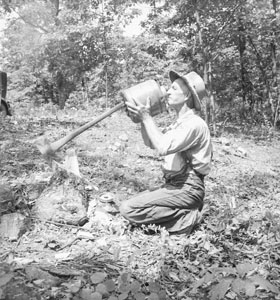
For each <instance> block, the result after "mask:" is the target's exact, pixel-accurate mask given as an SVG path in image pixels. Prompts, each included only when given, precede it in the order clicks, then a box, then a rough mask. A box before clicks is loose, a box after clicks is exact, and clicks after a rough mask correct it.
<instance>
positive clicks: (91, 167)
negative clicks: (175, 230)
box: [0, 106, 280, 300]
mask: <svg viewBox="0 0 280 300" xmlns="http://www.w3.org/2000/svg"><path fill="white" fill-rule="evenodd" d="M103 111H104V109H103V110H101V109H94V108H92V107H88V109H86V110H74V109H67V110H65V111H58V110H56V109H55V108H53V107H51V106H49V107H45V108H30V109H25V111H24V110H20V111H19V112H20V113H19V112H18V113H17V114H16V115H14V116H13V117H8V118H5V119H4V120H3V119H2V120H0V149H1V152H0V170H1V178H0V180H1V182H0V184H2V185H1V186H2V187H3V186H4V187H8V189H10V190H11V191H12V193H13V195H14V198H13V200H11V201H9V202H8V203H7V202H5V203H4V202H3V203H1V208H0V214H1V215H2V217H3V216H4V215H6V214H8V213H11V212H20V213H21V214H23V215H25V216H26V218H27V219H28V220H29V222H28V224H27V225H26V228H25V232H24V234H23V235H22V236H21V237H20V238H19V239H17V240H15V241H9V240H8V239H6V238H2V239H1V250H0V251H1V252H0V299H7V300H8V299H76V300H78V299H111V300H113V299H136V300H137V299H138V300H139V299H150V300H151V299H185V300H190V299H211V300H215V299H280V297H279V288H280V284H279V281H278V279H279V276H280V268H279V262H280V257H279V255H280V254H279V253H280V251H279V248H280V234H279V233H280V227H279V226H280V225H279V216H280V208H279V201H280V186H279V184H278V181H279V179H278V178H279V174H280V151H279V148H280V139H279V134H278V133H277V132H272V131H270V130H268V129H267V128H262V127H259V128H254V129H253V128H250V130H248V128H247V129H246V132H244V130H243V129H244V128H242V127H237V126H234V127H232V128H223V130H220V131H219V135H218V136H216V137H213V146H214V157H213V168H212V171H211V174H210V175H209V176H207V177H206V197H205V206H204V218H203V220H202V222H201V224H200V225H199V226H198V227H197V228H196V229H195V231H194V232H193V233H192V234H191V235H190V236H175V235H174V236H169V235H168V233H167V232H166V231H165V230H163V229H161V228H157V227H142V228H132V227H130V226H129V225H128V224H127V223H126V222H125V221H124V220H123V219H122V218H121V217H120V216H119V215H118V214H113V215H112V214H108V213H107V212H106V209H107V208H108V207H107V206H106V205H105V204H103V203H101V201H100V200H101V198H102V196H104V195H107V196H108V193H110V194H109V195H110V196H111V197H113V199H114V200H115V201H116V202H119V201H123V200H124V199H127V198H129V197H131V196H132V195H134V194H136V193H138V192H140V191H143V190H145V189H147V188H149V187H152V186H157V185H160V184H161V182H162V177H161V172H160V164H161V159H160V158H159V157H158V156H157V154H156V153H155V152H154V151H153V150H150V149H148V148H146V147H145V146H144V145H143V144H142V142H141V138H140V133H139V125H138V124H134V123H132V122H131V121H130V119H129V118H128V117H127V116H126V114H125V113H124V112H122V111H119V112H116V113H114V114H113V115H112V116H111V117H108V118H107V119H105V120H103V121H101V122H100V123H98V124H97V125H96V126H94V127H92V128H91V129H89V130H87V131H85V132H84V133H82V134H81V135H80V136H78V137H77V138H75V139H74V140H73V141H72V142H70V143H69V144H67V145H65V147H63V148H62V149H61V150H59V151H58V156H59V157H60V158H61V159H62V161H63V158H64V157H65V155H66V150H67V149H75V150H76V154H77V158H78V162H79V167H80V172H81V174H82V177H83V180H82V183H81V184H82V185H83V187H84V194H83V195H84V197H85V200H86V201H87V204H89V207H88V217H89V219H90V220H91V219H94V220H95V222H87V223H85V224H84V225H82V226H81V225H80V226H76V225H66V224H65V225H63V224H59V223H56V222H42V221H41V220H40V219H38V218H37V217H36V214H35V213H34V205H35V203H36V200H37V199H38V197H39V196H40V194H41V193H42V192H43V191H44V190H45V189H46V188H47V186H48V185H49V184H50V178H53V177H52V176H54V172H57V171H54V170H52V169H51V168H50V165H49V164H48V163H47V162H46V161H45V159H44V158H43V156H42V155H41V153H40V152H39V151H38V149H37V147H36V146H35V141H36V140H37V139H38V137H39V136H42V135H44V136H46V137H47V138H48V139H49V140H50V141H51V142H53V141H56V140H57V139H59V138H61V137H63V136H65V135H66V134H67V133H69V132H71V131H72V130H74V129H75V128H77V127H79V126H81V125H82V124H84V123H85V122H87V121H90V120H92V118H94V117H96V116H98V115H100V114H101V113H102V112H103ZM157 122H158V124H159V125H160V126H165V125H166V124H167V123H168V122H170V117H168V116H164V117H163V116H162V118H161V119H159V118H158V119H157ZM230 129H231V131H229V130H230ZM232 129H234V131H233V130H232ZM229 132H231V133H229ZM56 174H57V176H59V174H60V173H56ZM56 179H57V177H56ZM61 180H63V179H61Z"/></svg>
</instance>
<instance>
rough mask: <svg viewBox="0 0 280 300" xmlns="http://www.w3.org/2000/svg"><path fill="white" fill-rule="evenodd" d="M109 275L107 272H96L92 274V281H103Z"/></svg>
mask: <svg viewBox="0 0 280 300" xmlns="http://www.w3.org/2000/svg"><path fill="white" fill-rule="evenodd" d="M106 277H107V274H106V273H104V272H96V273H94V274H92V275H91V276H90V279H91V282H92V283H93V284H97V283H100V282H102V281H103V280H104V279H105V278H106Z"/></svg>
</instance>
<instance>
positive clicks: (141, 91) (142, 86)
mask: <svg viewBox="0 0 280 300" xmlns="http://www.w3.org/2000/svg"><path fill="white" fill-rule="evenodd" d="M121 95H122V97H123V100H124V101H123V102H121V103H119V104H118V105H116V106H114V107H113V108H111V109H110V110H108V111H106V112H105V113H103V114H102V115H101V116H99V117H97V118H96V119H94V120H92V121H90V122H88V123H86V124H84V125H83V126H81V127H80V128H77V129H76V130H74V131H73V132H71V133H69V134H68V135H66V136H65V137H63V138H61V139H59V140H57V141H55V142H53V143H50V142H49V141H48V140H47V138H46V137H41V138H39V139H37V140H36V142H35V144H36V146H37V148H38V149H39V151H40V152H41V153H42V155H43V156H44V157H45V158H47V160H51V159H52V158H54V157H55V152H56V151H57V150H58V149H60V148H61V147H63V146H64V145H65V144H67V143H68V142H69V141H71V140H73V139H74V138H75V137H76V136H77V135H79V134H81V133H82V132H84V131H85V130H87V129H89V128H90V127H92V126H93V125H95V124H97V123H98V122H100V121H102V120H103V119H105V118H107V117H108V116H110V115H111V114H113V113H114V112H116V111H118V110H120V109H121V108H123V107H126V104H125V101H128V102H132V103H134V104H135V100H137V101H138V102H140V103H142V104H144V105H145V103H146V101H147V98H148V97H149V98H150V112H151V115H152V116H155V115H157V114H159V113H161V112H163V111H165V110H166V107H165V104H164V97H165V95H166V91H165V88H164V87H163V86H160V85H159V84H158V83H157V82H156V81H155V80H152V79H151V80H147V81H144V82H142V83H139V84H137V85H135V86H133V87H130V88H128V89H126V90H123V91H121Z"/></svg>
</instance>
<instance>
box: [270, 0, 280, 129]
mask: <svg viewBox="0 0 280 300" xmlns="http://www.w3.org/2000/svg"><path fill="white" fill-rule="evenodd" d="M272 7H273V23H272V37H273V39H272V41H271V59H272V76H273V87H274V88H275V91H276V99H277V101H276V105H275V110H274V112H273V114H274V116H273V127H275V128H276V124H277V121H278V118H279V104H280V92H279V81H278V73H279V71H280V70H279V67H278V64H277V40H278V28H277V1H276V0H272Z"/></svg>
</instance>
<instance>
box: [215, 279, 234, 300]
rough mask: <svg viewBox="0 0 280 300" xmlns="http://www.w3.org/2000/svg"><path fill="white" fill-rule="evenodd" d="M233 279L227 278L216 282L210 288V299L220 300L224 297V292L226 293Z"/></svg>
mask: <svg viewBox="0 0 280 300" xmlns="http://www.w3.org/2000/svg"><path fill="white" fill-rule="evenodd" d="M232 281H233V279H231V278H227V279H222V280H221V282H220V283H218V284H216V285H215V286H214V287H213V288H212V289H211V290H210V295H211V298H210V299H211V300H220V299H224V296H225V294H226V293H227V291H228V289H229V287H230V285H231V283H232Z"/></svg>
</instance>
